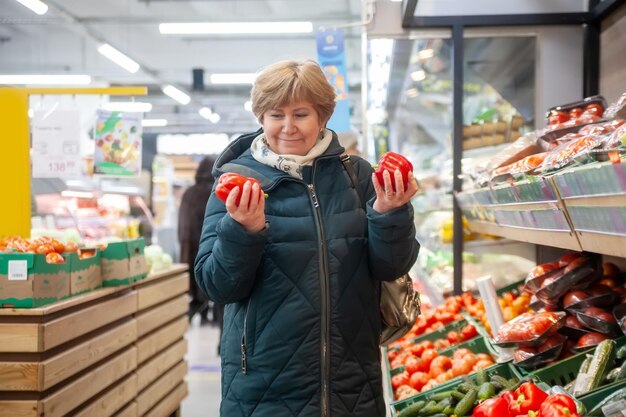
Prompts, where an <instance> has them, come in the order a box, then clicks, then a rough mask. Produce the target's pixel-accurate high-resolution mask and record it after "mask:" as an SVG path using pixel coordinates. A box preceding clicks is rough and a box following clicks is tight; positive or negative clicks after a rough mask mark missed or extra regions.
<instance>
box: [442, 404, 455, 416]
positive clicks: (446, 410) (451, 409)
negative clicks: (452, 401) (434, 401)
mask: <svg viewBox="0 0 626 417" xmlns="http://www.w3.org/2000/svg"><path fill="white" fill-rule="evenodd" d="M443 413H444V414H445V415H447V416H451V415H452V414H454V407H452V406H451V405H450V406H448V407H446V408H444V409H443Z"/></svg>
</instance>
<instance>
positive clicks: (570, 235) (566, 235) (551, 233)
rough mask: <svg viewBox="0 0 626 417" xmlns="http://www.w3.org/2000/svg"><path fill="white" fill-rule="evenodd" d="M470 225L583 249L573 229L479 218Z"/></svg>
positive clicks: (479, 229) (531, 240)
mask: <svg viewBox="0 0 626 417" xmlns="http://www.w3.org/2000/svg"><path fill="white" fill-rule="evenodd" d="M468 225H469V228H470V229H471V230H472V231H473V232H476V233H484V234H488V235H492V236H500V237H504V238H508V239H513V240H519V241H522V242H528V243H534V244H537V245H546V246H554V247H557V248H562V249H569V250H575V251H582V247H581V245H580V242H579V241H578V238H577V236H576V235H575V234H574V232H572V231H562V230H548V229H531V228H527V227H515V226H502V225H499V224H496V223H490V222H483V221H477V220H469V221H468ZM600 253H602V252H600Z"/></svg>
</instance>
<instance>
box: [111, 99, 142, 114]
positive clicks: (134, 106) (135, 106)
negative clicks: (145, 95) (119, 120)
mask: <svg viewBox="0 0 626 417" xmlns="http://www.w3.org/2000/svg"><path fill="white" fill-rule="evenodd" d="M103 107H104V109H105V110H108V111H126V112H131V113H132V112H136V113H147V112H149V111H150V110H152V104H150V103H144V102H141V101H110V102H108V103H106V104H105V105H104V106H103Z"/></svg>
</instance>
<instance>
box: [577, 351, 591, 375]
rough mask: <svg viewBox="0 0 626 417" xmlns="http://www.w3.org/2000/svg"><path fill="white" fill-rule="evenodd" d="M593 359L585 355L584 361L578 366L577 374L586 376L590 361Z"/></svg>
mask: <svg viewBox="0 0 626 417" xmlns="http://www.w3.org/2000/svg"><path fill="white" fill-rule="evenodd" d="M592 359H593V356H592V355H585V360H584V361H583V363H581V364H580V369H579V370H578V374H579V375H580V374H586V373H587V371H588V370H589V365H591V360H592Z"/></svg>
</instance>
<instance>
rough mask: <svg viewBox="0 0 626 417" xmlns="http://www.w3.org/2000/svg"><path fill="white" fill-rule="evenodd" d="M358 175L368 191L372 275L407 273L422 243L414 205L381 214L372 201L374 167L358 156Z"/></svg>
mask: <svg viewBox="0 0 626 417" xmlns="http://www.w3.org/2000/svg"><path fill="white" fill-rule="evenodd" d="M357 162H358V163H357V175H358V178H359V183H360V184H361V185H362V188H361V189H362V190H365V192H366V196H367V197H366V199H367V204H366V211H367V227H368V253H369V264H370V270H371V271H372V275H373V277H374V278H375V279H377V280H384V281H392V280H394V279H396V278H398V277H399V276H401V275H403V274H406V273H407V272H408V271H409V269H411V267H412V266H413V264H414V263H415V260H416V259H417V254H418V252H419V248H420V245H419V243H418V241H417V240H416V239H415V224H414V222H413V206H412V205H411V204H410V203H408V204H406V205H404V206H402V207H398V208H397V209H395V210H392V211H390V212H387V213H385V214H380V213H378V212H376V211H375V210H374V209H373V208H372V205H373V203H374V199H375V198H376V192H375V191H374V185H373V184H372V180H371V175H372V172H373V171H374V170H373V168H372V167H371V166H370V165H369V163H367V161H364V160H362V159H359V160H357Z"/></svg>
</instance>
